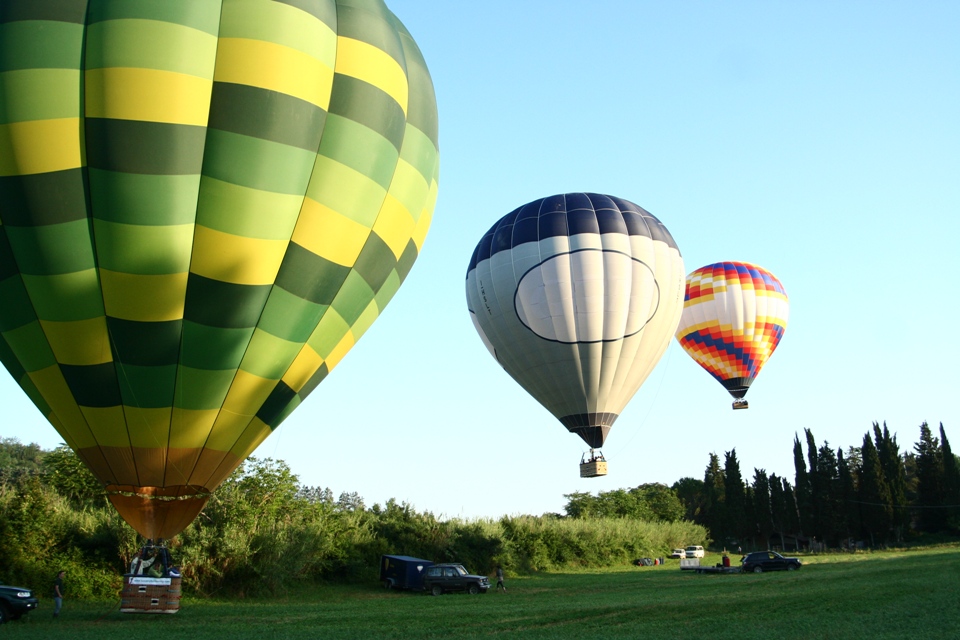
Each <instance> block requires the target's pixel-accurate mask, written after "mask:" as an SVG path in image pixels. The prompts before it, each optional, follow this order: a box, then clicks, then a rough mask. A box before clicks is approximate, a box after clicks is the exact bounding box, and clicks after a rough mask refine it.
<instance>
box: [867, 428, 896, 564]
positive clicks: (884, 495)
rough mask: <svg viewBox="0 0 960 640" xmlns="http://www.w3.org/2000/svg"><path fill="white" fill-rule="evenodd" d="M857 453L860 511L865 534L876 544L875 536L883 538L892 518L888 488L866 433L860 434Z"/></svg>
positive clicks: (874, 449) (882, 539)
mask: <svg viewBox="0 0 960 640" xmlns="http://www.w3.org/2000/svg"><path fill="white" fill-rule="evenodd" d="M860 453H861V455H862V456H863V464H862V466H861V468H860V513H861V518H862V524H863V531H864V534H865V535H866V536H867V537H869V538H870V546H871V547H875V546H877V541H878V540H879V541H880V542H885V541H886V539H887V536H888V534H889V532H890V526H891V523H892V521H893V509H892V508H891V506H890V488H889V487H887V482H886V480H885V479H884V477H883V469H882V468H881V466H880V456H879V454H878V453H877V448H876V447H875V446H874V445H873V441H872V440H870V434H869V433H867V434H865V435H864V436H863V447H862V448H861V450H860Z"/></svg>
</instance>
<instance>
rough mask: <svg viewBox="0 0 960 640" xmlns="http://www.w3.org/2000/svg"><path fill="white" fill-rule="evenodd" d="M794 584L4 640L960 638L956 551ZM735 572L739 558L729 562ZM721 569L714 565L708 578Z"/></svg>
mask: <svg viewBox="0 0 960 640" xmlns="http://www.w3.org/2000/svg"><path fill="white" fill-rule="evenodd" d="M801 558H802V560H803V562H804V567H803V569H802V570H800V571H795V572H791V573H786V572H779V573H765V574H738V575H697V574H695V573H692V572H688V571H680V570H679V568H678V566H679V565H678V561H676V560H674V561H668V563H667V564H666V565H664V566H661V567H643V568H639V567H632V566H630V567H623V568H620V569H616V570H605V571H582V572H574V573H549V574H538V575H534V576H524V577H509V576H508V578H507V581H506V582H507V586H508V588H509V592H508V593H506V594H503V593H496V592H494V591H491V592H490V593H488V594H486V595H479V596H469V595H465V594H449V595H444V596H440V597H433V596H428V595H422V594H414V593H397V592H388V591H384V590H383V589H382V588H380V587H379V586H377V585H375V584H371V585H369V586H342V585H331V586H325V587H309V588H306V589H304V591H303V592H302V593H291V594H288V595H287V596H285V597H277V598H270V599H255V600H251V599H246V600H240V601H229V600H224V599H217V600H198V599H189V598H188V599H185V600H184V602H183V605H182V609H181V611H180V612H179V613H177V614H175V615H162V616H161V615H131V614H121V613H119V611H118V609H119V601H117V602H115V603H113V602H78V601H74V600H69V599H68V600H66V601H65V603H64V611H63V614H62V615H61V617H60V619H59V620H53V619H52V618H51V610H52V602H51V601H50V599H49V598H46V599H44V600H43V602H42V603H41V606H40V609H39V610H37V611H35V612H33V613H31V614H30V615H29V616H27V617H26V619H25V620H24V621H22V622H11V623H9V624H7V625H4V626H3V627H0V636H2V637H3V638H4V640H5V639H6V638H43V639H44V640H49V639H50V638H64V639H67V640H73V639H84V638H90V639H91V640H108V639H112V638H118V639H120V638H122V639H125V640H147V639H152V638H163V639H165V640H173V639H177V640H179V639H181V638H189V639H191V640H201V639H204V638H230V639H243V638H252V639H257V640H267V639H274V638H311V639H312V638H477V637H479V638H483V637H491V636H502V637H511V638H513V637H518V638H577V639H583V638H645V639H656V638H669V639H671V640H676V639H677V638H711V639H713V638H736V639H738V640H745V639H754V638H756V639H758V640H760V639H762V640H770V639H779V638H798V639H811V638H817V639H820V638H823V639H836V640H848V639H855V638H865V639H870V640H878V639H881V638H898V639H911V640H912V639H924V640H926V639H930V638H944V639H950V640H955V639H957V638H960V547H958V546H953V547H940V548H934V549H927V550H915V551H899V552H880V553H863V554H856V555H822V556H809V557H806V556H801ZM734 560H735V561H736V560H739V558H735V559H734ZM718 561H719V556H710V555H708V556H707V558H706V559H705V561H704V562H705V564H715V563H716V562H718Z"/></svg>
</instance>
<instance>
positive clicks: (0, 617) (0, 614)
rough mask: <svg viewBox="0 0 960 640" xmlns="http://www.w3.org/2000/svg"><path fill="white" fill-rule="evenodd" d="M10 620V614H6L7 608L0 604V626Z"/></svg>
mask: <svg viewBox="0 0 960 640" xmlns="http://www.w3.org/2000/svg"><path fill="white" fill-rule="evenodd" d="M9 618H10V614H8V613H7V608H6V607H4V606H3V605H2V604H0V624H3V623H4V622H6V621H7V620H8V619H9Z"/></svg>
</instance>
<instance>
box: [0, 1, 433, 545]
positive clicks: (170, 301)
mask: <svg viewBox="0 0 960 640" xmlns="http://www.w3.org/2000/svg"><path fill="white" fill-rule="evenodd" d="M0 43H2V46H0V221H2V226H0V336H2V340H0V359H2V361H3V364H4V366H5V367H6V368H7V370H8V371H9V372H10V374H11V375H12V376H13V377H14V378H15V379H16V381H17V382H18V383H19V384H20V386H21V387H22V388H23V390H24V391H25V392H26V393H27V394H28V395H29V396H30V398H31V400H33V402H34V403H35V404H36V406H37V407H38V408H39V409H40V410H41V411H42V412H43V414H44V415H45V416H46V417H47V419H48V420H49V421H50V422H51V423H52V424H53V426H54V427H56V429H57V430H58V432H59V433H60V434H61V435H62V436H63V438H64V440H65V441H66V443H67V444H69V445H70V446H71V447H72V448H73V449H74V450H75V451H76V452H77V453H78V454H79V456H80V457H81V458H82V459H83V460H84V461H85V462H86V464H87V465H88V466H89V467H90V468H91V469H92V470H93V472H94V473H95V474H96V475H97V477H98V478H99V479H100V480H101V481H102V482H103V483H104V484H105V485H106V486H107V490H108V493H109V494H110V496H111V499H112V500H113V502H114V504H115V505H116V507H117V508H118V510H119V511H120V513H121V514H122V515H123V517H124V518H125V519H126V520H127V522H129V523H130V524H131V525H132V526H134V527H135V528H136V529H137V530H138V531H139V532H140V533H141V534H143V535H144V536H146V537H151V538H156V537H170V536H171V535H174V534H175V533H177V532H178V531H180V530H182V528H183V527H185V526H186V525H187V524H189V522H190V521H191V520H192V519H193V518H194V517H195V515H196V514H197V513H198V512H199V510H200V509H201V508H202V507H203V504H204V503H205V501H206V499H207V497H208V496H209V494H210V492H211V491H212V490H213V489H214V488H215V487H216V486H217V485H218V484H219V483H220V482H221V481H222V480H223V479H224V478H225V477H226V476H227V475H229V473H230V472H231V471H233V470H234V469H235V468H236V467H237V465H238V464H239V463H240V462H241V461H242V460H243V459H244V458H246V457H247V456H248V455H249V454H250V453H251V452H252V451H253V450H254V448H255V447H256V446H257V445H258V444H259V443H260V442H261V441H262V440H263V439H264V438H265V437H266V436H267V435H268V434H269V433H270V432H271V431H272V430H273V429H275V428H276V427H277V426H278V425H279V424H280V423H281V422H282V421H283V420H284V418H286V417H287V416H288V415H289V414H290V412H291V411H293V410H294V409H295V408H296V407H297V406H298V405H299V404H300V403H301V402H302V401H303V400H304V398H306V396H307V395H308V394H309V393H310V392H311V391H312V390H313V389H314V388H315V387H316V386H317V384H319V383H320V381H322V380H323V378H324V377H325V376H326V375H327V373H328V372H329V371H330V370H331V369H332V368H333V367H334V366H335V365H336V364H337V363H338V362H339V361H340V360H341V359H342V358H343V356H344V354H345V353H346V352H347V351H348V350H349V349H350V348H351V347H352V345H353V344H354V342H356V340H357V339H358V338H359V337H360V336H361V335H362V334H363V333H364V331H366V329H367V328H368V327H369V326H370V325H371V323H372V322H373V321H374V320H375V319H376V318H377V316H378V315H379V314H380V312H381V311H382V310H383V307H384V305H386V304H387V302H388V301H389V300H390V299H391V297H392V296H393V295H394V293H395V292H396V291H397V289H398V287H399V286H400V284H401V282H402V281H403V280H404V278H405V277H406V276H407V274H408V273H409V271H410V268H411V267H412V265H413V262H414V260H416V258H417V255H418V253H419V251H420V248H421V246H422V244H423V241H424V238H425V236H426V233H427V229H428V227H429V224H430V220H431V217H432V212H433V206H434V202H435V198H436V189H437V175H438V166H439V162H438V146H437V112H436V100H435V96H434V92H433V87H432V84H431V80H430V76H429V74H428V72H427V69H426V66H425V64H424V61H423V58H422V56H421V54H420V51H419V50H418V48H417V46H416V44H415V43H414V42H413V40H412V39H411V37H410V35H409V33H407V31H406V29H405V28H404V27H403V25H402V24H401V23H400V22H399V21H398V20H397V18H396V17H395V16H394V15H393V14H392V13H390V11H389V10H388V9H387V8H386V6H385V5H384V4H383V2H381V1H380V0H310V1H307V2H290V3H283V2H266V1H261V0H223V1H222V2H221V1H220V0H190V1H189V2H187V1H182V2H173V1H170V2H129V1H127V0H109V1H105V0H89V1H85V0H73V1H66V2H52V1H51V2H44V1H39V0H5V1H4V3H3V5H2V7H0Z"/></svg>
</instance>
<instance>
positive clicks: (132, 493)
mask: <svg viewBox="0 0 960 640" xmlns="http://www.w3.org/2000/svg"><path fill="white" fill-rule="evenodd" d="M106 492H107V495H108V496H110V499H111V500H112V499H113V496H123V497H127V498H142V499H145V500H162V501H170V500H195V499H198V498H201V499H203V500H204V501H206V500H207V499H208V498H209V497H210V495H211V493H212V492H211V491H210V490H209V489H207V488H206V487H200V486H197V485H192V484H187V485H178V486H174V487H135V486H133V485H125V484H110V485H107V486H106Z"/></svg>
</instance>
